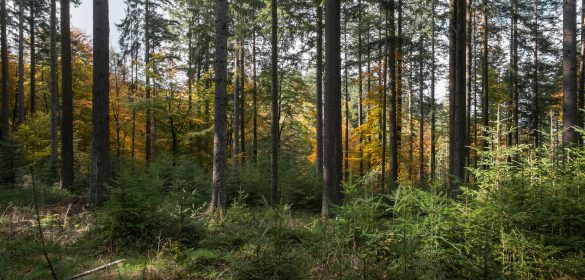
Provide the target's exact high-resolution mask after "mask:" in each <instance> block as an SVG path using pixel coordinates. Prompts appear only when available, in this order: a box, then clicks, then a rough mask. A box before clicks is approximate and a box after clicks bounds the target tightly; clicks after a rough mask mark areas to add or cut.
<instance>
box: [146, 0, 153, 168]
mask: <svg viewBox="0 0 585 280" xmlns="http://www.w3.org/2000/svg"><path fill="white" fill-rule="evenodd" d="M150 6H151V5H150V0H146V1H144V11H145V12H144V66H145V67H146V69H145V76H146V85H145V87H146V90H145V95H144V97H145V99H146V124H145V131H146V140H145V142H144V145H145V147H144V157H145V160H146V163H147V164H148V163H149V162H150V161H151V160H152V156H151V152H152V145H151V137H152V134H151V133H152V130H151V129H152V127H151V119H152V116H151V100H150V76H151V69H150V67H151V65H150V56H151V48H150V44H151V40H152V38H151V37H152V28H151V26H150V21H151V20H152V19H151V11H150V9H151V7H150Z"/></svg>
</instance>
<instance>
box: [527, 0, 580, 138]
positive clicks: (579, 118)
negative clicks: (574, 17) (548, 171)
mask: <svg viewBox="0 0 585 280" xmlns="http://www.w3.org/2000/svg"><path fill="white" fill-rule="evenodd" d="M534 5H536V3H534ZM535 15H536V14H535ZM535 20H537V18H535ZM536 24H538V23H535V26H536ZM535 28H537V27H535ZM535 35H537V33H535ZM535 43H536V41H535ZM536 51H537V49H535V52H536ZM535 75H536V74H535ZM535 77H536V76H535ZM578 98H579V100H578V102H579V106H578V111H579V118H578V125H579V126H580V127H581V128H585V113H584V112H583V110H585V0H581V58H580V60H579V97H578ZM582 144H585V143H582Z"/></svg>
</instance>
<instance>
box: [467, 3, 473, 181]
mask: <svg viewBox="0 0 585 280" xmlns="http://www.w3.org/2000/svg"><path fill="white" fill-rule="evenodd" d="M466 13H467V27H466V32H467V38H466V39H467V40H466V42H465V44H466V48H465V49H466V58H465V59H466V60H467V62H466V63H467V69H466V71H465V72H466V73H465V79H466V80H465V86H466V93H467V95H466V97H465V102H466V105H465V107H466V111H467V112H466V113H467V115H466V116H465V134H466V136H467V143H466V145H467V146H471V93H472V91H471V80H472V74H473V71H472V70H473V28H472V27H473V16H472V15H473V0H467V11H466ZM470 157H471V150H470V149H467V153H466V155H465V161H466V162H467V164H469V162H470ZM468 175H469V174H468ZM466 179H467V180H469V178H466Z"/></svg>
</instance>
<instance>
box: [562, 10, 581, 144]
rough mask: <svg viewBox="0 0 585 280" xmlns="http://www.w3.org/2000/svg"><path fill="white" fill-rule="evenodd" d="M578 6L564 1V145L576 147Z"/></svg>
mask: <svg viewBox="0 0 585 280" xmlns="http://www.w3.org/2000/svg"><path fill="white" fill-rule="evenodd" d="M576 14H577V4H576V1H575V0H565V1H563V94H564V96H563V129H564V131H563V145H566V146H571V145H575V144H577V143H578V141H579V134H578V133H577V131H576V130H575V128H574V127H575V126H577V125H578V111H577V91H576V87H577V75H576V73H577V72H576V71H577V40H576V36H577V32H576V30H577V20H576V18H577V15H576Z"/></svg>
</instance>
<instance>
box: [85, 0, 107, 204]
mask: <svg viewBox="0 0 585 280" xmlns="http://www.w3.org/2000/svg"><path fill="white" fill-rule="evenodd" d="M109 24H110V23H109V17H108V0H93V99H92V105H93V106H92V123H93V130H92V145H91V146H92V149H91V150H92V151H91V164H90V178H89V182H90V191H91V196H90V201H91V203H92V205H101V204H102V203H103V202H104V200H105V191H106V190H105V184H106V182H107V180H108V177H109V172H110V114H109V109H110V107H109V102H110V79H109V75H110V25H109Z"/></svg>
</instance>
